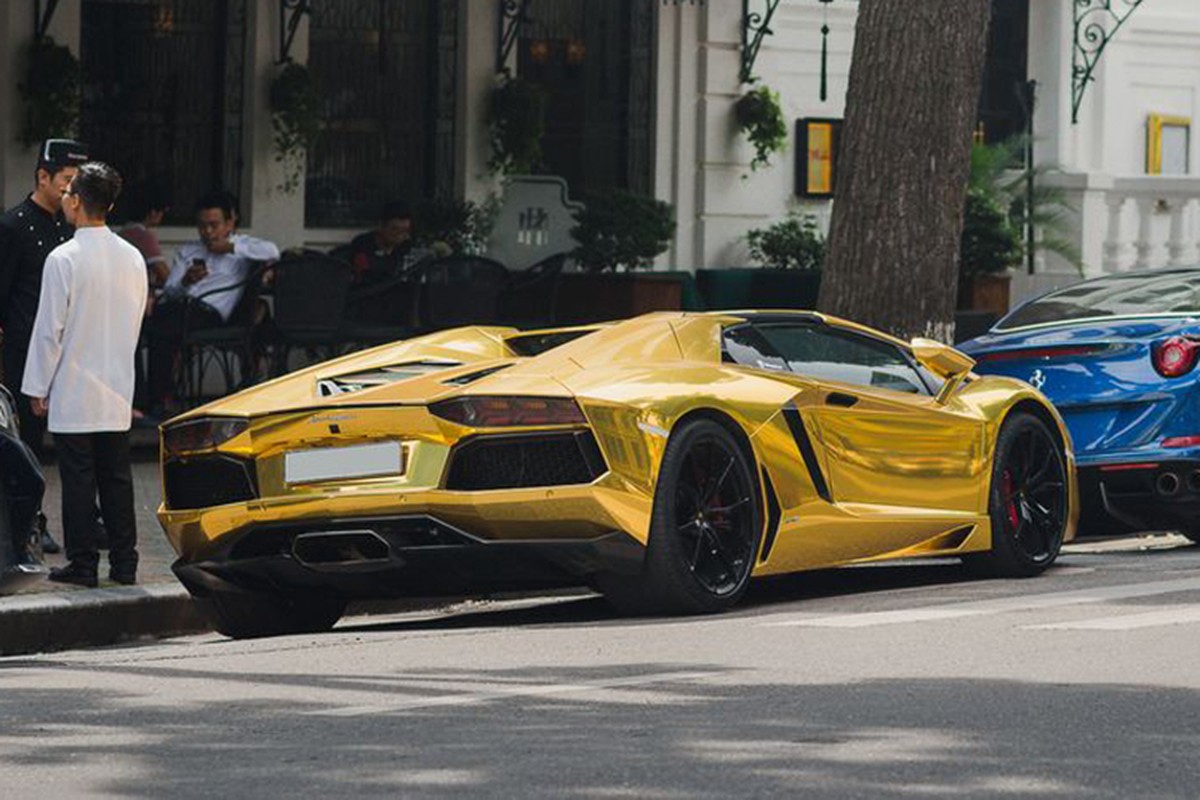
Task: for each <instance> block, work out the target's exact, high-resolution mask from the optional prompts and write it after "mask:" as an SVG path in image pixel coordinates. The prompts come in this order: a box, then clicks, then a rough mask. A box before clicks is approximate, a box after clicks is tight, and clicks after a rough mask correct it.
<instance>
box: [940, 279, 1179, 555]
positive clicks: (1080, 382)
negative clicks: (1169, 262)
mask: <svg viewBox="0 0 1200 800" xmlns="http://www.w3.org/2000/svg"><path fill="white" fill-rule="evenodd" d="M958 347H959V349H960V350H962V351H963V352H965V353H968V354H970V355H971V356H972V357H973V358H975V359H976V361H977V362H978V365H977V366H976V368H975V371H976V372H978V373H981V374H993V375H1007V376H1010V377H1015V378H1020V379H1022V380H1025V381H1028V382H1029V383H1031V384H1032V385H1033V386H1035V387H1036V388H1038V389H1040V390H1041V391H1042V393H1043V394H1045V395H1046V396H1047V397H1048V398H1049V399H1050V400H1051V402H1053V403H1054V405H1055V406H1057V407H1058V410H1059V412H1060V413H1061V414H1062V416H1063V419H1064V420H1066V423H1067V428H1068V430H1069V431H1070V433H1071V438H1072V439H1073V440H1074V444H1075V454H1076V458H1077V461H1078V465H1079V489H1080V499H1081V506H1082V508H1083V517H1082V519H1081V520H1080V525H1079V529H1080V531H1081V532H1088V533H1115V532H1123V531H1129V530H1178V531H1181V532H1182V533H1183V534H1185V535H1186V536H1187V537H1188V538H1190V539H1192V540H1193V541H1197V542H1200V369H1197V368H1196V362H1197V356H1198V355H1200V269H1172V270H1163V271H1153V272H1133V273H1123V274H1119V275H1107V276H1104V277H1101V278H1095V279H1092V280H1087V281H1082V282H1080V283H1077V284H1075V285H1073V286H1069V287H1067V288H1065V289H1058V290H1056V291H1053V292H1049V293H1048V294H1045V295H1042V296H1041V297H1038V298H1035V299H1034V300H1031V301H1029V302H1027V303H1025V304H1024V305H1021V306H1019V307H1018V308H1016V309H1015V310H1013V311H1011V312H1010V313H1009V314H1008V315H1007V316H1005V317H1004V318H1003V319H1001V320H1000V321H999V322H997V323H996V324H995V325H994V326H993V327H992V329H991V330H989V331H988V332H987V333H986V334H984V335H983V336H980V337H978V338H976V339H972V340H970V341H968V342H964V343H963V344H961V345H958Z"/></svg>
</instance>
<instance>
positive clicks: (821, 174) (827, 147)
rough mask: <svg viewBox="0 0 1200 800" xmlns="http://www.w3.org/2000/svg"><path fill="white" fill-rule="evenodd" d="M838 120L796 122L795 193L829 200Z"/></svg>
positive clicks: (835, 162)
mask: <svg viewBox="0 0 1200 800" xmlns="http://www.w3.org/2000/svg"><path fill="white" fill-rule="evenodd" d="M841 128H842V121H841V120H840V119H817V118H809V119H802V120H799V121H797V123H796V139H797V146H796V194H797V195H800V196H801V197H832V196H833V191H834V186H835V184H836V182H837V181H836V178H837V149H838V138H839V134H840V133H841Z"/></svg>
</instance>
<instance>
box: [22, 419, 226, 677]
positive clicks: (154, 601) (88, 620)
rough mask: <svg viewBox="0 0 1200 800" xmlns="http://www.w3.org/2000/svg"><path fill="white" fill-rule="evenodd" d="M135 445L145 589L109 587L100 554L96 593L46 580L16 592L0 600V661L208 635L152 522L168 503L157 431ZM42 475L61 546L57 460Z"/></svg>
mask: <svg viewBox="0 0 1200 800" xmlns="http://www.w3.org/2000/svg"><path fill="white" fill-rule="evenodd" d="M133 447H134V451H133V460H134V463H133V484H134V488H133V492H134V506H135V509H136V513H137V532H138V552H139V554H140V557H141V558H140V563H139V565H138V584H139V585H137V586H128V587H126V586H120V585H118V584H116V583H113V582H112V581H109V580H108V564H107V562H106V561H105V560H104V554H103V553H102V554H101V564H100V588H98V589H84V588H81V587H76V586H70V585H63V584H57V583H51V582H49V581H41V582H39V583H36V584H34V585H33V586H31V587H29V588H27V589H26V590H25V591H23V592H20V593H18V594H14V595H11V596H8V597H0V655H13V654H17V653H31V652H39V651H43V650H58V649H63V648H65V647H74V646H79V645H99V644H111V643H114V642H120V641H127V640H130V639H136V638H141V637H161V636H167V635H172V634H179V633H191V632H199V631H204V630H208V629H209V627H210V626H209V625H208V623H207V621H205V620H204V619H203V618H202V617H201V616H200V614H199V612H198V611H197V610H196V609H195V607H194V605H193V604H192V601H191V598H190V597H189V596H188V593H187V591H185V590H184V588H183V586H181V585H180V584H179V582H178V581H176V580H175V576H174V575H173V574H172V573H171V563H172V562H173V561H174V560H175V551H174V550H172V549H171V546H170V545H169V544H168V543H167V539H166V537H165V536H163V532H162V529H161V528H160V527H159V526H158V520H157V519H156V518H155V516H154V512H155V510H156V509H157V508H158V504H159V502H160V500H161V497H162V492H161V489H160V487H159V478H158V452H157V433H156V432H155V431H152V430H136V431H134V436H133ZM42 471H43V473H44V474H45V476H46V495H45V498H44V500H43V502H42V507H43V509H44V510H45V512H46V518H47V522H48V524H49V528H50V532H51V534H52V535H53V536H54V539H55V541H57V542H58V543H59V544H62V540H63V535H62V485H61V483H60V482H59V478H58V466H57V465H56V464H55V463H54V462H53V460H51V461H50V463H47V464H43V465H42ZM65 563H66V557H65V555H64V554H63V553H61V552H60V553H58V554H56V555H47V556H46V564H47V566H51V567H56V566H60V565H62V564H65Z"/></svg>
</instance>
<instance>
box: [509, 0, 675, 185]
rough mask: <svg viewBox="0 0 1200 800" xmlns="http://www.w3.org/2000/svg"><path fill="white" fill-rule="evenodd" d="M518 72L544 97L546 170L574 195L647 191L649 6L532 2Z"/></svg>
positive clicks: (615, 0) (634, 1)
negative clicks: (559, 178)
mask: <svg viewBox="0 0 1200 800" xmlns="http://www.w3.org/2000/svg"><path fill="white" fill-rule="evenodd" d="M528 17H529V21H528V22H527V23H525V24H524V25H522V27H521V40H520V47H519V50H518V54H517V67H518V69H517V71H518V73H519V74H520V76H521V77H522V78H525V79H527V80H530V81H532V82H534V83H536V84H538V85H539V86H541V87H542V88H543V89H545V91H546V93H547V102H546V135H545V137H544V138H543V140H542V157H543V161H544V164H543V167H544V172H546V173H548V174H551V175H560V176H562V177H563V178H566V180H567V183H568V184H569V185H570V187H571V192H572V195H574V196H582V195H583V193H585V192H588V191H603V190H606V189H626V190H630V191H634V192H640V193H642V194H648V193H649V192H650V187H651V170H652V164H651V159H652V150H651V144H652V141H653V128H652V113H651V112H652V102H653V95H652V91H653V88H652V87H653V84H654V81H653V52H654V42H655V36H656V34H655V16H654V3H649V2H644V0H530V2H529V6H528Z"/></svg>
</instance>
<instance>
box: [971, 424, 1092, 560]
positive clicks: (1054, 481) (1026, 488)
mask: <svg viewBox="0 0 1200 800" xmlns="http://www.w3.org/2000/svg"><path fill="white" fill-rule="evenodd" d="M1066 470H1067V461H1066V455H1065V453H1064V452H1063V447H1062V445H1061V444H1060V443H1059V441H1058V439H1057V438H1056V437H1055V436H1054V435H1053V434H1052V433H1051V432H1050V429H1049V428H1048V427H1047V426H1046V423H1045V422H1043V421H1042V420H1040V419H1038V418H1037V417H1035V416H1033V415H1032V414H1026V413H1021V412H1017V413H1015V414H1013V415H1011V416H1010V417H1009V418H1008V419H1007V420H1005V421H1004V424H1003V426H1002V427H1001V428H1000V434H999V436H997V437H996V455H995V459H994V460H993V465H992V480H991V488H990V490H989V493H988V514H989V516H990V517H991V521H992V547H991V550H989V551H988V552H986V553H976V554H972V555H970V556H967V557H966V558H965V559H964V561H965V563H966V564H967V566H968V567H969V568H970V569H971V570H972V571H973V572H975V573H977V574H980V575H983V576H987V577H997V578H1029V577H1033V576H1034V575H1039V574H1041V573H1042V572H1044V571H1045V570H1046V569H1047V568H1048V567H1049V566H1050V565H1051V564H1053V563H1054V561H1055V559H1056V558H1058V553H1059V550H1060V549H1061V548H1062V543H1063V536H1064V534H1065V532H1066V527H1067V515H1068V512H1069V508H1068V503H1069V500H1068V497H1067V471H1066Z"/></svg>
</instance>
